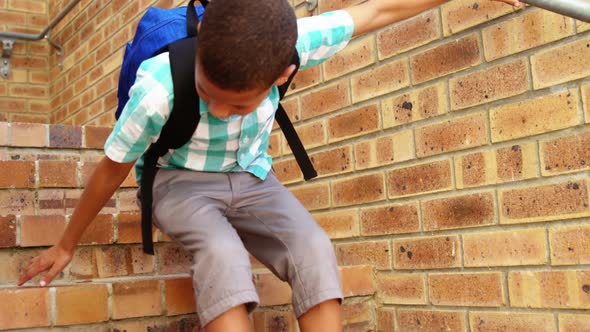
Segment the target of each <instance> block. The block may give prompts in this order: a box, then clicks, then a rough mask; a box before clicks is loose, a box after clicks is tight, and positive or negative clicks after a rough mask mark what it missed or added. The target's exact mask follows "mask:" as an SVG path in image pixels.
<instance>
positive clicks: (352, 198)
mask: <svg viewBox="0 0 590 332" xmlns="http://www.w3.org/2000/svg"><path fill="white" fill-rule="evenodd" d="M332 195H333V200H334V205H335V206H349V205H355V204H362V203H368V202H376V201H380V200H383V199H385V183H384V181H383V174H382V173H377V174H370V175H364V176H357V177H354V178H349V179H345V180H338V181H334V182H333V184H332Z"/></svg>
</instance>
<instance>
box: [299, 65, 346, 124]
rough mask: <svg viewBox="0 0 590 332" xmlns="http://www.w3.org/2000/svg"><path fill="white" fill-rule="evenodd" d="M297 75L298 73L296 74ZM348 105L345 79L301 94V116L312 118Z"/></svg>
mask: <svg viewBox="0 0 590 332" xmlns="http://www.w3.org/2000/svg"><path fill="white" fill-rule="evenodd" d="M297 76H299V75H297ZM348 105H350V92H349V89H348V82H347V81H344V80H342V81H339V82H336V83H334V84H332V85H330V86H327V87H325V88H322V89H319V90H314V91H312V92H310V93H307V94H304V95H302V96H301V117H302V118H303V119H309V118H313V117H316V116H319V115H322V114H325V113H329V112H333V111H336V110H339V109H341V108H343V107H346V106H348Z"/></svg>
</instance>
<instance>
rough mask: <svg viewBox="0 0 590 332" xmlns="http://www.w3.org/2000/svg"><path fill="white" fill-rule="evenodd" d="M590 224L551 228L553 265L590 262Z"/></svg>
mask: <svg viewBox="0 0 590 332" xmlns="http://www.w3.org/2000/svg"><path fill="white" fill-rule="evenodd" d="M588 239H590V225H580V226H571V227H552V228H550V229H549V245H550V247H551V264H552V265H579V264H589V262H590V246H589V245H588Z"/></svg>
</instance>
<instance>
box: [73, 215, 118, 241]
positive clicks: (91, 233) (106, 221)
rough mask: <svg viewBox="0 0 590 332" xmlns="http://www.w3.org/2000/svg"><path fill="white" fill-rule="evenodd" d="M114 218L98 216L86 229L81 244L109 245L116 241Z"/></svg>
mask: <svg viewBox="0 0 590 332" xmlns="http://www.w3.org/2000/svg"><path fill="white" fill-rule="evenodd" d="M113 235H114V230H113V216H112V215H109V214H103V215H100V214H99V215H98V216H97V217H96V218H95V219H94V220H93V221H92V222H91V223H90V225H89V226H88V228H86V231H85V232H84V234H83V235H82V238H81V239H80V244H109V243H113V241H114V238H113V237H114V236H113Z"/></svg>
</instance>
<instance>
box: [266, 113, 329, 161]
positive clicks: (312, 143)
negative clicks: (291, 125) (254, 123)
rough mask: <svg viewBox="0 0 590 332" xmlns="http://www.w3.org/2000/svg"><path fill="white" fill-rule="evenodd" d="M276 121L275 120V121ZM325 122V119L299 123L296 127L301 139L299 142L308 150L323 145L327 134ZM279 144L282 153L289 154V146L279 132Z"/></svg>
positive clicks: (326, 139) (326, 140)
mask: <svg viewBox="0 0 590 332" xmlns="http://www.w3.org/2000/svg"><path fill="white" fill-rule="evenodd" d="M275 122H276V121H275ZM326 128H327V124H326V121H325V120H319V121H313V122H309V123H306V124H304V125H299V126H297V127H296V131H297V134H298V135H299V138H300V139H301V143H303V146H304V147H305V148H306V149H307V150H308V152H309V149H312V148H315V147H318V146H321V145H324V144H326V143H327V142H328V134H327V131H326ZM281 136H282V137H281V139H282V140H281V144H282V145H281V146H282V151H283V153H284V154H290V153H292V152H291V148H290V147H289V144H288V142H287V139H286V138H285V137H284V136H283V134H282V132H281Z"/></svg>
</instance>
